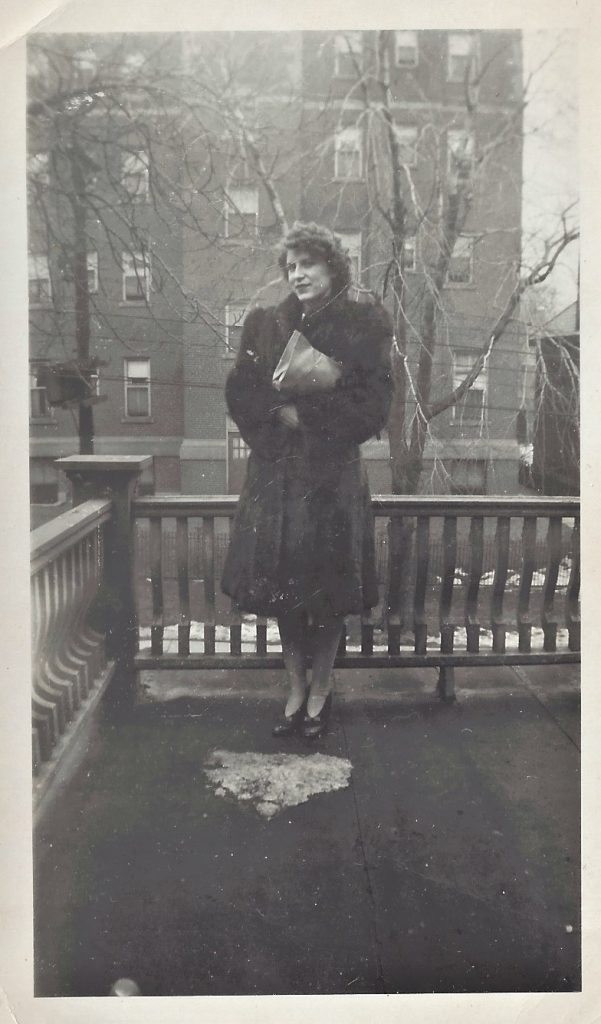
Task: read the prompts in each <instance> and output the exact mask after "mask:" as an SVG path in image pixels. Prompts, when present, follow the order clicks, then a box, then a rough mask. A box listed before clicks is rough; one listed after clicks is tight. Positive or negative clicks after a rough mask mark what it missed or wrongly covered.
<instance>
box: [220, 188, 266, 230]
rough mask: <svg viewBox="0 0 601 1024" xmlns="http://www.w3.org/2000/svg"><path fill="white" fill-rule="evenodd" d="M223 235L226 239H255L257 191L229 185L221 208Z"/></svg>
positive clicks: (257, 216) (257, 207) (257, 218)
mask: <svg viewBox="0 0 601 1024" xmlns="http://www.w3.org/2000/svg"><path fill="white" fill-rule="evenodd" d="M223 222H224V227H223V233H224V235H225V237H226V238H237V237H238V236H239V235H247V236H248V235H250V236H251V237H256V235H257V230H258V224H259V190H258V189H257V188H254V187H252V186H247V185H231V186H230V187H229V188H228V190H227V195H226V197H225V204H224V207H223Z"/></svg>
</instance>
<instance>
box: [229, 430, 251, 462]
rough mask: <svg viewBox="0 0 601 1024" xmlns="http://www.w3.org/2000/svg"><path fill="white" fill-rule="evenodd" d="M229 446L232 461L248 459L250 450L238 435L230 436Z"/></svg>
mask: <svg viewBox="0 0 601 1024" xmlns="http://www.w3.org/2000/svg"><path fill="white" fill-rule="evenodd" d="M231 444H232V449H231V452H232V458H233V459H247V458H248V455H249V451H250V449H249V447H248V445H247V443H246V441H244V440H243V438H242V437H240V435H239V434H233V435H232V437H231Z"/></svg>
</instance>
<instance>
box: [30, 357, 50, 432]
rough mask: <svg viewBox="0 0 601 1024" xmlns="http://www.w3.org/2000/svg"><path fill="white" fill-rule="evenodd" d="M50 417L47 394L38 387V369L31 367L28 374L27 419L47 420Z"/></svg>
mask: <svg viewBox="0 0 601 1024" xmlns="http://www.w3.org/2000/svg"><path fill="white" fill-rule="evenodd" d="M51 416H52V407H51V406H50V405H49V403H48V392H47V390H46V388H45V387H42V386H41V385H40V377H39V369H38V368H37V367H32V368H31V370H30V372H29V418H30V419H32V420H47V419H49V418H50V417H51Z"/></svg>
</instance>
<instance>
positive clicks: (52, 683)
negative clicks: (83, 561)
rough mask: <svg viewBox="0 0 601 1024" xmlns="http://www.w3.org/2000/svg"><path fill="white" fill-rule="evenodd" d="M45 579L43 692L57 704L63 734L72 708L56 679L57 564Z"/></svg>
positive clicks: (47, 570) (48, 571)
mask: <svg viewBox="0 0 601 1024" xmlns="http://www.w3.org/2000/svg"><path fill="white" fill-rule="evenodd" d="M43 578H44V585H45V595H44V596H45V606H46V609H47V611H48V615H47V620H46V622H47V625H46V637H45V648H46V657H45V664H44V673H43V679H44V682H43V691H44V693H45V694H48V695H49V697H50V699H51V700H52V699H54V701H55V702H56V708H57V712H58V725H59V730H60V732H61V733H63V732H64V730H65V726H66V724H67V722H68V721H69V718H70V708H69V693H68V689H67V687H66V686H64V685H63V684H62V683H61V681H60V680H59V679H56V677H55V675H54V660H55V651H56V649H57V646H58V643H59V641H60V636H61V634H60V629H59V623H58V611H57V606H58V596H57V585H56V562H51V563H50V565H48V566H46V568H45V569H44V572H43Z"/></svg>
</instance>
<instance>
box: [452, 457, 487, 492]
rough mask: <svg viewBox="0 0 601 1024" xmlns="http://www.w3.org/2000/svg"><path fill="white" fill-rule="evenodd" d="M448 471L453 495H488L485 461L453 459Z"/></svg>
mask: <svg viewBox="0 0 601 1024" xmlns="http://www.w3.org/2000/svg"><path fill="white" fill-rule="evenodd" d="M447 470H448V473H449V476H450V478H451V493H452V494H486V460H485V459H451V461H450V463H448V464H447Z"/></svg>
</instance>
